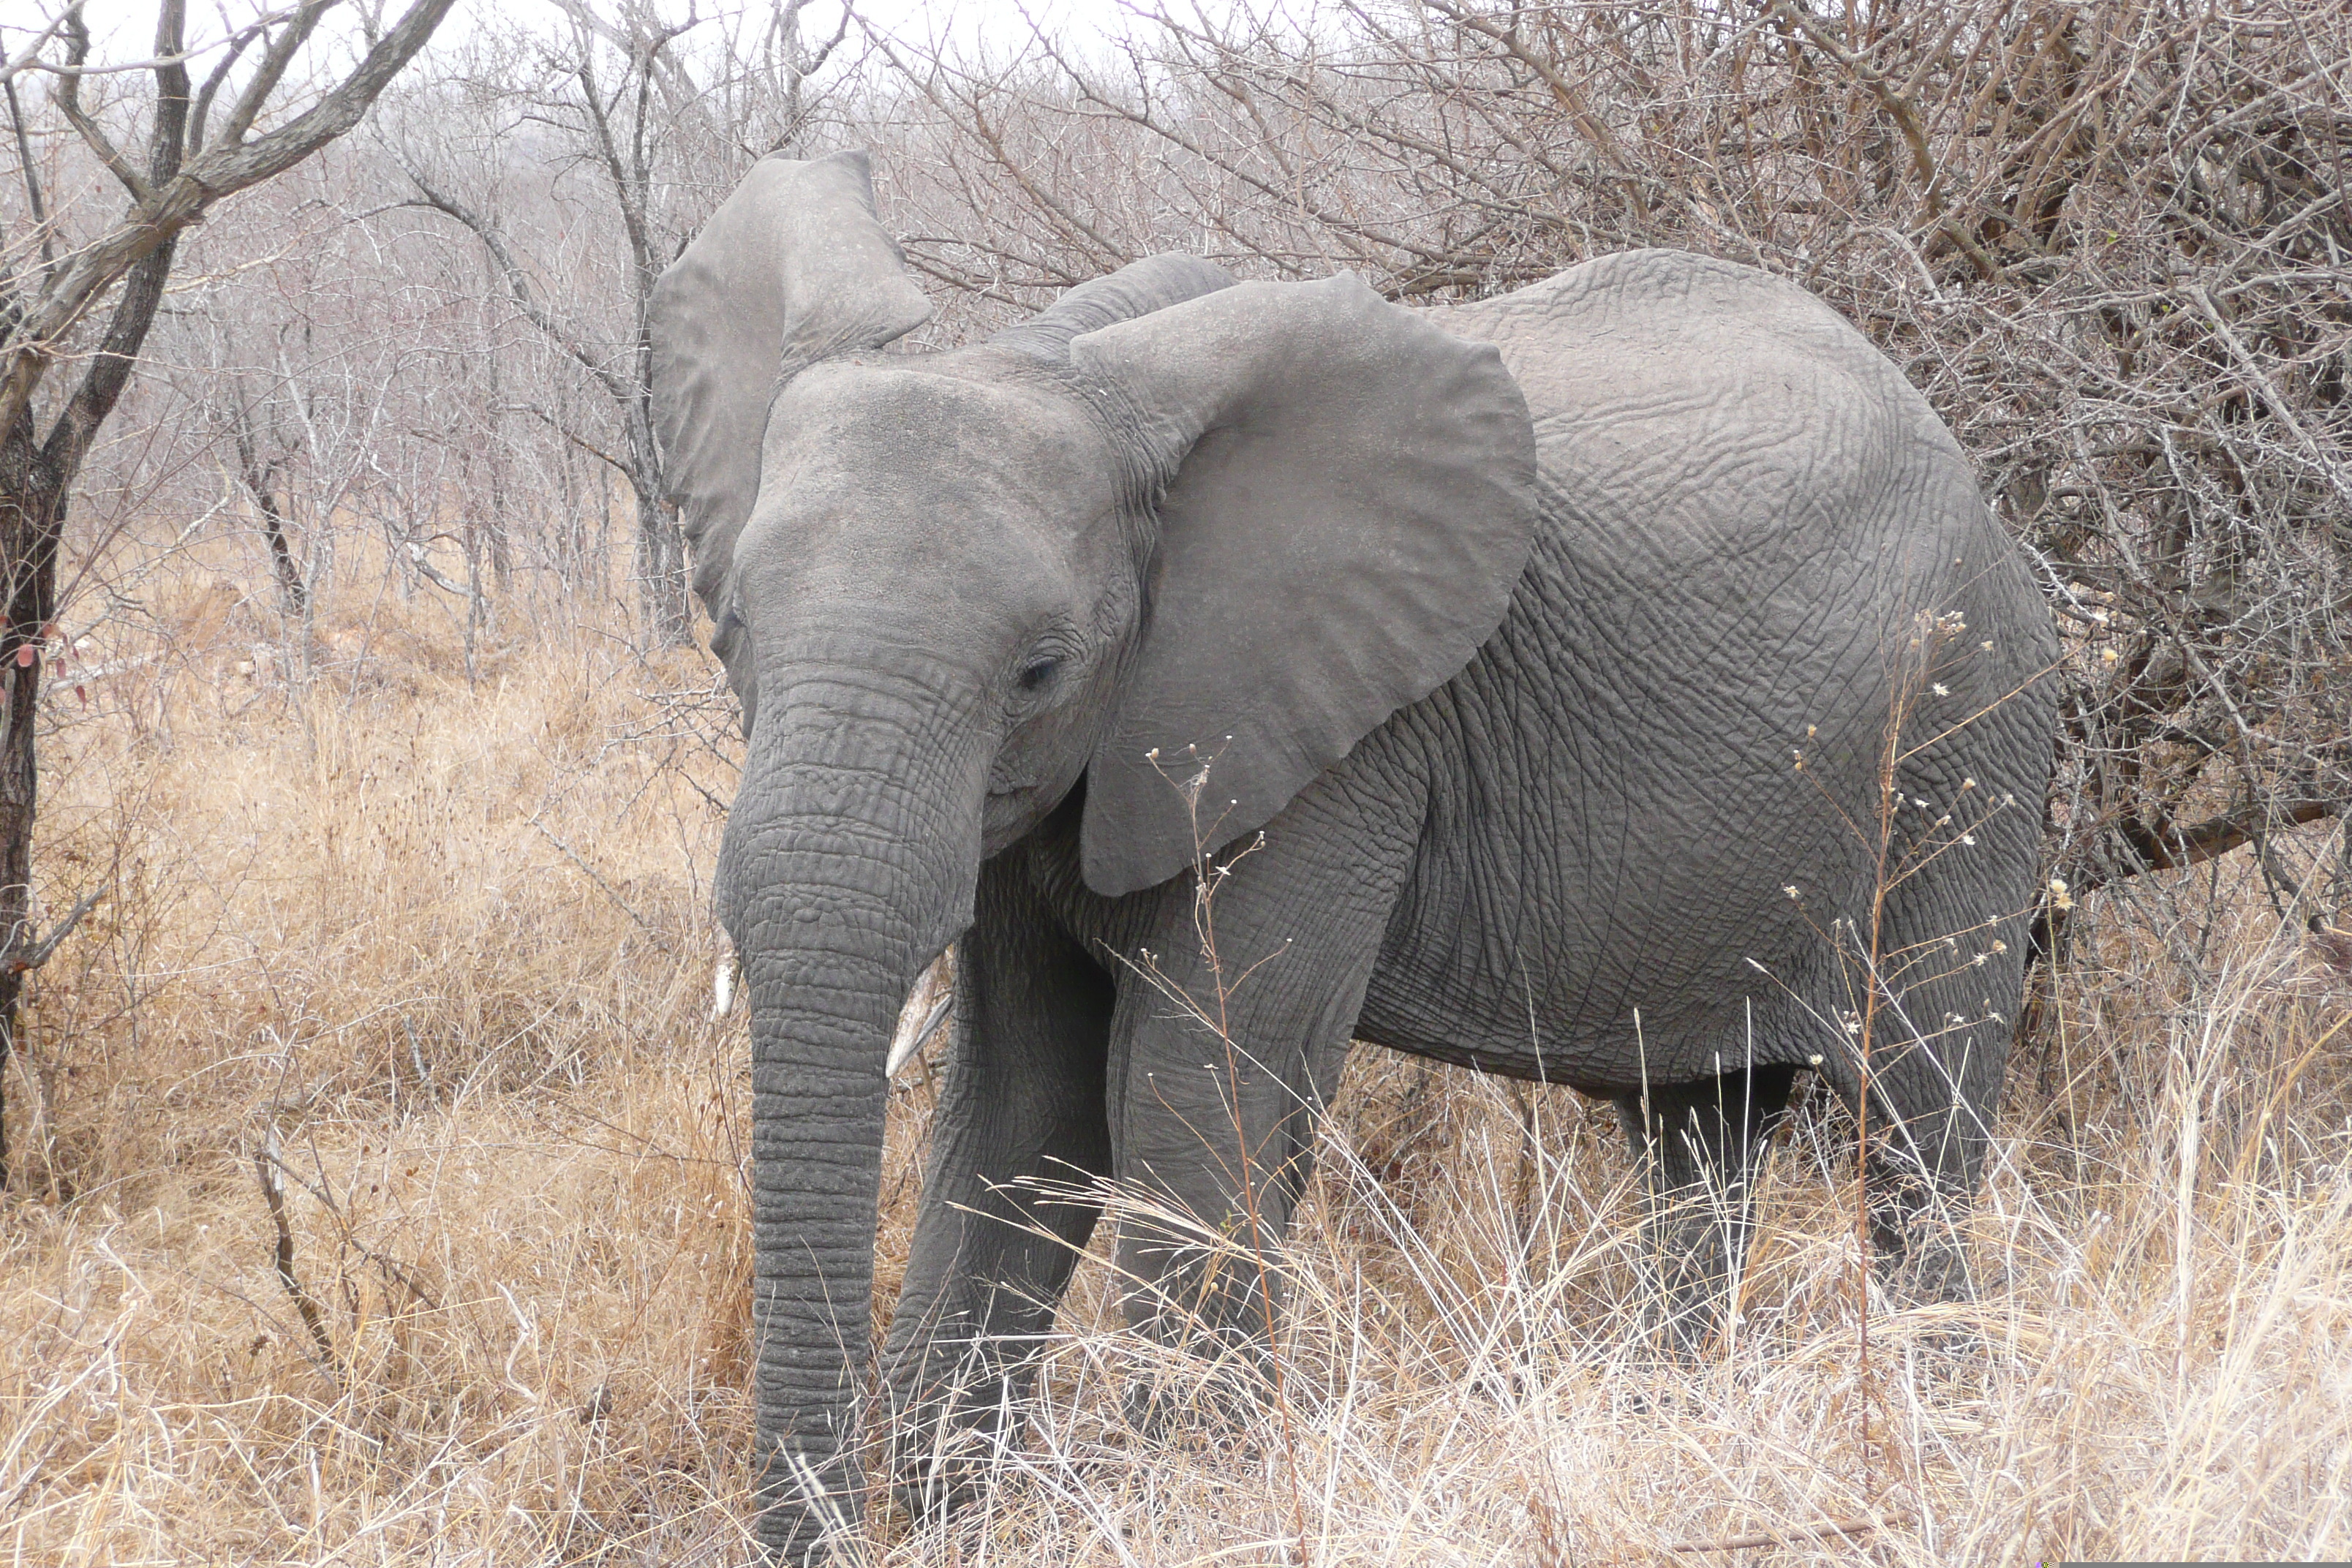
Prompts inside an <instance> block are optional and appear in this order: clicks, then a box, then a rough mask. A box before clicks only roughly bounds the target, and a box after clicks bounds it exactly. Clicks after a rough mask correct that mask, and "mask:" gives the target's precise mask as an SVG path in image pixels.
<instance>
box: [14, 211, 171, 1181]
mask: <svg viewBox="0 0 2352 1568" xmlns="http://www.w3.org/2000/svg"><path fill="white" fill-rule="evenodd" d="M177 248H178V242H177V240H176V239H167V240H165V241H164V242H163V244H161V245H159V246H157V247H155V248H154V249H153V250H152V251H150V252H148V254H147V255H146V257H145V258H142V260H141V261H139V262H138V263H137V264H136V265H135V266H133V267H132V268H131V271H130V273H129V275H128V276H127V277H126V278H125V279H123V285H122V298H121V300H119V301H118V302H117V303H116V305H115V308H114V319H113V321H111V322H110V324H109V325H108V328H107V332H106V338H105V341H104V342H102V343H100V346H99V351H98V353H96V354H95V355H94V356H93V357H92V358H91V361H90V365H89V372H88V373H87V374H85V375H84V376H83V377H82V382H81V384H80V385H79V387H77V388H75V389H74V394H73V396H72V397H70V398H69V399H68V400H67V403H66V406H65V410H64V412H63V413H61V414H59V415H58V419H57V423H56V424H55V425H54V426H51V427H50V429H49V435H48V438H47V440H46V441H42V442H39V443H38V444H37V445H36V443H35V439H34V423H33V415H32V411H31V410H30V409H29V408H27V409H26V411H25V412H24V413H23V414H22V415H21V416H19V417H18V418H17V419H16V420H15V421H14V422H13V423H12V424H11V426H10V427H9V428H8V430H7V431H6V432H5V435H0V590H5V594H6V595H7V608H6V619H5V623H0V698H5V703H6V707H5V714H0V1187H5V1185H6V1183H7V1179H8V1143H7V1120H6V1116H5V1111H6V1109H7V1072H8V1066H9V1058H11V1057H12V1056H14V1055H15V1054H16V1011H17V1004H18V1002H19V1001H20V1000H21V999H22V998H23V996H24V992H25V976H26V974H28V973H31V971H32V969H33V968H34V966H35V965H36V964H37V963H39V962H40V959H41V958H43V957H45V956H47V949H46V947H45V946H44V944H43V942H42V941H41V939H40V937H39V936H38V934H37V932H36V931H34V929H33V821H34V816H35V812H36V810H37V805H38V803H39V786H40V768H39V758H38V754H37V751H36V749H35V748H36V739H37V737H36V734H35V726H36V723H37V720H38V719H39V717H40V712H39V703H40V692H41V648H42V646H43V645H44V644H45V643H46V642H47V640H48V636H49V631H50V623H51V622H52V621H54V620H55V619H56V618H57V613H58V541H59V539H60V538H61V537H62V536H63V534H64V531H65V521H66V499H67V496H68V491H69V489H70V487H71V486H72V484H73V481H74V477H75V476H76V475H77V474H79V472H80V471H81V464H82V459H83V458H85V457H87V456H88V455H89V447H90V443H91V442H92V441H93V440H95V439H96V438H97V436H98V429H99V426H101V425H103V424H104V423H105V422H106V416H108V415H109V414H111V413H112V412H113V411H114V405H115V404H116V402H117V401H118V400H120V399H121V396H122V389H123V387H124V386H126V385H127V384H129V383H130V380H131V366H132V364H133V363H136V362H137V359H138V356H139V350H140V346H141V345H142V344H143V343H144V342H146V341H147V329H148V328H149V327H151V326H152V325H153V324H154V321H155V310H156V307H157V306H159V305H161V304H162V303H163V283H164V280H165V279H168V278H169V277H170V276H171V275H172V258H173V252H174V251H175V250H176V249H177ZM53 935H54V933H53Z"/></svg>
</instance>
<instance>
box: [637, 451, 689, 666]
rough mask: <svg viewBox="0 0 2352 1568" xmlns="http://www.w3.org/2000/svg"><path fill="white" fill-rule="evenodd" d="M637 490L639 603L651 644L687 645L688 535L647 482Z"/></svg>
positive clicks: (647, 642)
mask: <svg viewBox="0 0 2352 1568" xmlns="http://www.w3.org/2000/svg"><path fill="white" fill-rule="evenodd" d="M636 491H637V603H638V605H639V606H640V608H641V610H642V612H643V616H644V619H645V627H646V645H647V646H648V647H657V648H662V647H685V646H686V645H687V644H688V641H690V640H691V637H690V636H689V634H690V633H691V631H692V629H693V627H692V624H691V623H690V621H689V620H688V614H687V608H686V538H685V536H684V535H683V534H681V533H680V532H679V531H678V528H677V518H676V517H675V516H674V515H672V514H671V512H670V511H669V510H668V509H667V507H664V506H663V505H662V504H661V503H660V502H659V501H657V500H655V499H654V496H653V493H652V491H651V490H650V489H648V488H647V487H646V486H643V485H640V486H638V487H636Z"/></svg>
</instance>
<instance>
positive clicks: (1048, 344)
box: [988, 251, 1234, 364]
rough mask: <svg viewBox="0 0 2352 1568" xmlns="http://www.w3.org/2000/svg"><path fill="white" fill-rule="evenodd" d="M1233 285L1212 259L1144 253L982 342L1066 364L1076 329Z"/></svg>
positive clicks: (1095, 326)
mask: <svg viewBox="0 0 2352 1568" xmlns="http://www.w3.org/2000/svg"><path fill="white" fill-rule="evenodd" d="M1233 286H1234V279H1233V275H1232V274H1231V273H1229V272H1227V271H1226V270H1225V269H1224V268H1222V267H1219V266H1218V265H1217V264H1216V263H1215V262H1213V261H1203V260H1202V259H1201V258H1199V257H1197V256H1186V255H1183V254H1181V253H1180V252H1176V251H1169V252H1166V253H1164V254H1162V255H1159V256H1147V257H1145V258H1143V259H1142V260H1140V261H1131V262H1129V263H1128V265H1126V266H1125V267H1122V268H1119V269H1118V271H1116V272H1113V273H1111V274H1109V275H1108V277H1103V278H1097V279H1094V280H1093V281H1092V282H1087V283H1081V284H1079V285H1078V286H1077V287H1076V288H1075V289H1068V290H1066V291H1065V292H1064V294H1063V295H1062V297H1061V298H1060V299H1058V300H1055V301H1054V302H1053V303H1052V304H1051V305H1048V306H1047V307H1045V309H1044V310H1040V311H1038V312H1037V313H1036V314H1035V315H1034V316H1032V317H1030V318H1029V319H1028V320H1027V321H1024V322H1022V323H1021V324H1020V325H1019V326H1017V327H1007V328H1005V329H1004V331H1001V332H998V333H996V334H994V335H993V336H992V337H991V338H990V339H989V340H988V341H989V342H990V343H992V345H994V346H996V347H998V348H1006V349H1013V350H1016V351H1017V352H1019V353H1025V354H1029V355H1032V356H1034V357H1035V358H1037V359H1042V360H1050V361H1052V362H1053V363H1055V364H1067V363H1069V362H1070V340H1071V339H1073V338H1075V337H1076V336H1078V335H1079V334H1080V333H1082V332H1091V331H1098V330H1100V329H1101V328H1104V327H1108V326H1110V325H1112V324H1113V323H1114V322H1118V321H1133V320H1134V319H1135V318H1136V317H1138V316H1148V315H1150V314H1151V312H1152V311H1154V310H1166V309H1167V308H1168V307H1169V306H1171V305H1181V304H1182V303H1183V302H1184V301H1185V300H1194V299H1198V298H1199V297H1200V296H1202V295H1203V294H1213V293H1215V292H1216V291H1217V290H1218V289H1230V288H1232V287H1233Z"/></svg>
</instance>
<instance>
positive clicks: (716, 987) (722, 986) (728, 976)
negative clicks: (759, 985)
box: [710, 958, 735, 1024]
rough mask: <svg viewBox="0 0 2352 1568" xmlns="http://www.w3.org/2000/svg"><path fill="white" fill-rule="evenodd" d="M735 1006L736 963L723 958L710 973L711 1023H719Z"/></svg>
mask: <svg viewBox="0 0 2352 1568" xmlns="http://www.w3.org/2000/svg"><path fill="white" fill-rule="evenodd" d="M734 1006H735V961H734V960H733V959H731V958H722V959H720V960H719V965H718V967H717V968H716V969H713V970H712V971H711V973H710V1021H711V1022H712V1023H714V1024H716V1023H718V1022H719V1020H720V1019H721V1018H724V1017H725V1016H727V1015H728V1014H729V1013H730V1011H732V1010H733V1008H734Z"/></svg>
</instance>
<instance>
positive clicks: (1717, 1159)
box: [1616, 1066, 1797, 1354]
mask: <svg viewBox="0 0 2352 1568" xmlns="http://www.w3.org/2000/svg"><path fill="white" fill-rule="evenodd" d="M1796 1077H1797V1072H1796V1069H1795V1068H1788V1067H1775V1066H1761V1067H1755V1068H1747V1069H1745V1070H1742V1071H1737V1072H1728V1073H1725V1074H1723V1075H1722V1076H1721V1077H1717V1078H1707V1079H1700V1080H1699V1081H1697V1082H1696V1083H1685V1084H1672V1085H1665V1084H1653V1085H1651V1086H1650V1088H1649V1089H1648V1090H1647V1091H1646V1092H1644V1093H1637V1094H1627V1095H1620V1096H1618V1097H1617V1100H1616V1104H1617V1114H1618V1117H1619V1119H1620V1120H1621V1121H1623V1123H1624V1125H1625V1135H1626V1138H1627V1140H1628V1141H1629V1142H1631V1143H1632V1144H1633V1156H1634V1158H1635V1159H1637V1160H1640V1161H1641V1162H1642V1163H1643V1174H1644V1177H1645V1179H1646V1180H1645V1185H1646V1188H1647V1192H1648V1199H1649V1209H1650V1212H1649V1215H1648V1217H1647V1219H1646V1221H1645V1222H1644V1224H1643V1253H1644V1255H1645V1258H1644V1262H1645V1264H1646V1269H1645V1272H1647V1273H1648V1274H1649V1276H1650V1283H1651V1285H1652V1288H1653V1291H1654V1294H1653V1296H1652V1307H1651V1313H1650V1318H1651V1322H1652V1325H1653V1326H1654V1328H1655V1329H1657V1330H1659V1331H1663V1333H1664V1336H1665V1338H1666V1340H1667V1342H1669V1343H1670V1344H1671V1345H1672V1346H1673V1347H1674V1348H1675V1350H1676V1351H1678V1352H1682V1353H1684V1354H1690V1353H1693V1352H1696V1350H1697V1349H1698V1347H1699V1345H1700V1344H1701V1342H1704V1341H1705V1340H1706V1337H1707V1335H1708V1334H1709V1333H1711V1332H1712V1331H1714V1330H1715V1328H1716V1326H1717V1321H1718V1317H1719V1314H1720V1310H1721V1307H1722V1303H1723V1298H1724V1292H1725V1289H1726V1288H1727V1286H1728V1285H1729V1284H1730V1282H1731V1280H1732V1279H1734V1278H1735V1277H1736V1276H1737V1275H1738V1271H1739V1266H1740V1264H1741V1262H1742V1260H1743V1259H1744V1258H1745V1257H1746V1255H1747V1251H1748V1234H1749V1232H1750V1230H1751V1229H1752V1227H1753V1209H1754V1187H1755V1178H1756V1173H1757V1172H1758V1171H1759V1169H1760V1168H1761V1167H1762V1165H1763V1163H1764V1156H1765V1153H1766V1152H1767V1151H1768V1150H1769V1148H1770V1146H1771V1139H1772V1132H1773V1130H1774V1129H1775V1128H1776V1127H1777V1126H1778V1125H1779V1123H1780V1119H1781V1116H1782V1114H1783V1113H1784V1112H1785V1111H1786V1110H1787V1109H1788V1105H1789V1091H1790V1087H1791V1086H1792V1085H1793V1084H1794V1083H1795V1081H1796Z"/></svg>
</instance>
